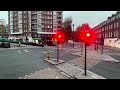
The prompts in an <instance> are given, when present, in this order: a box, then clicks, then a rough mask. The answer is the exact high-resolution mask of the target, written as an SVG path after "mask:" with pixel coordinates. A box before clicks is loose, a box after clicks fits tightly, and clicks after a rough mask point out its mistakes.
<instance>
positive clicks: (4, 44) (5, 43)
mask: <svg viewBox="0 0 120 90" xmlns="http://www.w3.org/2000/svg"><path fill="white" fill-rule="evenodd" d="M1 47H2V48H10V42H2V43H1Z"/></svg>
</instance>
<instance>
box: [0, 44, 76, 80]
mask: <svg viewBox="0 0 120 90" xmlns="http://www.w3.org/2000/svg"><path fill="white" fill-rule="evenodd" d="M14 47H15V48H14ZM14 47H13V48H14V49H6V48H5V49H3V48H0V79H17V78H19V77H24V76H25V75H29V74H31V73H34V72H36V71H40V70H43V69H44V68H47V67H51V66H52V65H51V64H49V63H48V62H46V61H45V60H44V59H45V58H46V57H47V53H46V52H47V51H48V49H47V48H21V47H17V46H14ZM11 48H12V47H11ZM49 51H51V52H50V54H51V57H52V58H56V56H57V55H56V47H54V48H53V49H49ZM72 52H75V51H71V50H62V49H61V50H60V59H62V60H65V61H68V60H72V59H74V58H76V57H78V56H75V55H72V54H71V53H72Z"/></svg>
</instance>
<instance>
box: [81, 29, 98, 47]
mask: <svg viewBox="0 0 120 90" xmlns="http://www.w3.org/2000/svg"><path fill="white" fill-rule="evenodd" d="M80 38H81V40H82V41H83V42H85V44H86V45H87V46H90V44H92V43H93V42H94V41H95V40H96V35H95V32H94V31H92V30H89V31H83V32H81V34H80Z"/></svg>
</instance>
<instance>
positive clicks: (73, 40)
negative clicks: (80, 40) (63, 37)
mask: <svg viewBox="0 0 120 90" xmlns="http://www.w3.org/2000/svg"><path fill="white" fill-rule="evenodd" d="M73 48H74V24H73Z"/></svg>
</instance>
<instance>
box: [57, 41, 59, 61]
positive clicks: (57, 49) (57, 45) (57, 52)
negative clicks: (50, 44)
mask: <svg viewBox="0 0 120 90" xmlns="http://www.w3.org/2000/svg"><path fill="white" fill-rule="evenodd" d="M58 45H59V44H58V43H57V62H59V47H58Z"/></svg>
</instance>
